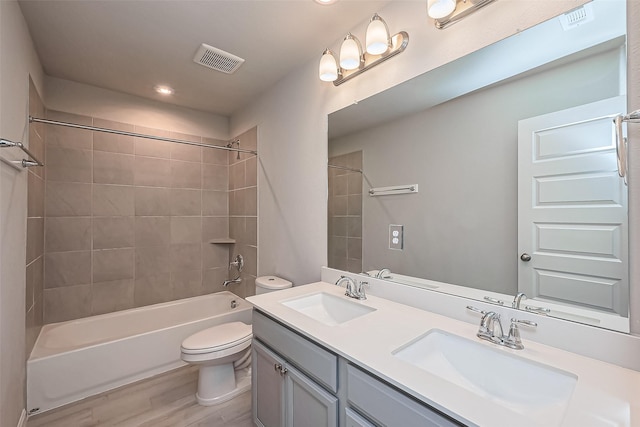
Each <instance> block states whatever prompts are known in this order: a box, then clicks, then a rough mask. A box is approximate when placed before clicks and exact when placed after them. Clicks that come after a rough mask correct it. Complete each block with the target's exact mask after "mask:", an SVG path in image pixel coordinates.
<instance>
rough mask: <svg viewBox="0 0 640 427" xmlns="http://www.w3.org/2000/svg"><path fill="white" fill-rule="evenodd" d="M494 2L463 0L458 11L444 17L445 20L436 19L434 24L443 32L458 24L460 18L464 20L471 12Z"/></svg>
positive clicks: (489, 0) (487, 0) (491, 0)
mask: <svg viewBox="0 0 640 427" xmlns="http://www.w3.org/2000/svg"><path fill="white" fill-rule="evenodd" d="M494 1H496V0H479V1H475V2H474V1H473V0H464V1H463V2H462V3H464V5H463V6H461V7H460V6H459V7H460V10H458V9H456V10H455V11H454V12H453V13H452V14H451V15H450V16H448V17H446V18H442V19H436V20H435V23H436V28H437V29H439V30H443V29H445V28H447V27H449V26H451V25H453V24H455V23H456V22H458V21H459V20H461V19H462V18H465V17H467V16H469V15H471V14H472V13H473V12H475V11H476V10H479V9H481V8H483V7H485V6H486V5H488V4H490V3H493V2H494Z"/></svg>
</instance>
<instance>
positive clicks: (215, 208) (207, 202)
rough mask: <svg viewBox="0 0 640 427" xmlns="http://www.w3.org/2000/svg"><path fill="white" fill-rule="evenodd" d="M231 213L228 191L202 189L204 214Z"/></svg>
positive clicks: (224, 214) (220, 214)
mask: <svg viewBox="0 0 640 427" xmlns="http://www.w3.org/2000/svg"><path fill="white" fill-rule="evenodd" d="M228 214H229V196H228V192H226V191H208V190H205V191H202V215H205V216H226V215H228Z"/></svg>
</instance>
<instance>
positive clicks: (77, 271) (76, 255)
mask: <svg viewBox="0 0 640 427" xmlns="http://www.w3.org/2000/svg"><path fill="white" fill-rule="evenodd" d="M44 263H45V276H44V287H45V288H47V289H50V288H58V287H63V286H73V285H83V284H90V283H91V252H90V251H81V252H52V253H48V254H45V256H44Z"/></svg>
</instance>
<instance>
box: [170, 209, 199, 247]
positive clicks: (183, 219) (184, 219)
mask: <svg viewBox="0 0 640 427" xmlns="http://www.w3.org/2000/svg"><path fill="white" fill-rule="evenodd" d="M201 241H202V218H201V217H193V216H174V217H171V243H172V244H180V243H200V242H201Z"/></svg>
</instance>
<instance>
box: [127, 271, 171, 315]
mask: <svg viewBox="0 0 640 427" xmlns="http://www.w3.org/2000/svg"><path fill="white" fill-rule="evenodd" d="M133 298H134V303H135V306H136V307H142V306H145V305H150V304H157V303H160V302H166V301H171V299H172V298H173V290H172V289H171V280H170V275H169V273H155V274H153V275H149V276H145V277H141V278H138V279H136V281H135V290H134V297H133Z"/></svg>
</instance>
